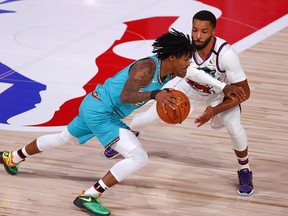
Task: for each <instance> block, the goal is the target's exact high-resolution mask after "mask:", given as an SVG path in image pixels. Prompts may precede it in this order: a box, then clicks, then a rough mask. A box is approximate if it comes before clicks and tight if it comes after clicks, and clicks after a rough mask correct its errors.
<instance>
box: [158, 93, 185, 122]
mask: <svg viewBox="0 0 288 216" xmlns="http://www.w3.org/2000/svg"><path fill="white" fill-rule="evenodd" d="M169 94H173V95H176V96H179V97H180V99H176V101H177V103H176V105H174V108H175V109H174V110H173V109H172V108H170V107H169V106H166V105H165V108H166V111H167V113H165V112H164V109H163V107H162V104H161V103H159V102H157V104H156V109H157V113H158V115H159V117H160V118H161V119H162V120H163V121H164V122H166V123H168V124H181V123H182V122H183V121H184V120H185V119H186V118H187V117H188V115H189V112H190V101H189V99H188V97H187V96H186V95H185V94H184V93H183V92H181V91H178V90H175V89H174V90H171V91H169Z"/></svg>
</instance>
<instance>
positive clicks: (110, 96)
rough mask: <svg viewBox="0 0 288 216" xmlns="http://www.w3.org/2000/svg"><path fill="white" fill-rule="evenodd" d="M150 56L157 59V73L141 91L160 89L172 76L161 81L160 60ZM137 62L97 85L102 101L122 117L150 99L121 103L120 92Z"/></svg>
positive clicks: (155, 59) (97, 92)
mask: <svg viewBox="0 0 288 216" xmlns="http://www.w3.org/2000/svg"><path fill="white" fill-rule="evenodd" d="M149 58H152V59H153V60H154V61H155V64H156V69H155V74H154V77H153V80H151V82H150V84H148V85H147V86H143V87H142V88H141V89H140V90H139V91H141V92H144V91H149V92H150V91H153V90H159V89H161V88H162V87H163V85H164V84H166V83H167V82H168V81H169V80H170V79H171V76H170V75H169V76H167V77H165V79H164V80H162V81H161V79H160V61H159V60H158V58H157V57H156V56H151V57H149ZM133 64H135V62H133V63H131V64H130V65H128V66H127V67H126V68H124V69H122V70H121V71H119V72H118V73H117V74H115V75H114V76H113V77H111V78H108V79H107V80H106V81H105V83H104V84H103V85H100V84H99V85H97V87H96V90H95V91H96V94H97V95H98V97H99V98H100V99H101V101H102V103H104V104H105V105H107V106H111V107H112V109H113V112H114V113H115V114H116V115H117V116H118V117H119V118H120V119H123V118H125V117H127V116H128V115H129V114H131V113H132V112H133V111H134V110H135V109H138V108H140V107H141V106H143V105H144V104H146V103H147V102H148V101H143V102H142V103H137V104H127V103H121V101H120V94H121V92H122V90H123V88H124V85H125V83H126V81H127V79H128V78H129V70H130V67H131V66H132V65H133Z"/></svg>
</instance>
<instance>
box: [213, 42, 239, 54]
mask: <svg viewBox="0 0 288 216" xmlns="http://www.w3.org/2000/svg"><path fill="white" fill-rule="evenodd" d="M215 51H216V52H217V53H218V55H219V56H222V57H223V56H225V55H226V54H228V53H229V55H233V56H234V55H236V52H235V50H234V49H233V47H232V46H231V44H229V43H228V42H227V41H226V40H224V39H223V38H220V37H216V43H215Z"/></svg>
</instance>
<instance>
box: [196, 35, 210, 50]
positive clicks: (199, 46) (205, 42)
mask: <svg viewBox="0 0 288 216" xmlns="http://www.w3.org/2000/svg"><path fill="white" fill-rule="evenodd" d="M211 39H212V36H211V37H209V38H208V39H207V40H206V41H204V43H203V44H202V45H196V44H195V40H193V39H192V44H193V46H194V49H195V50H202V49H204V48H205V47H206V46H207V45H208V43H209V42H210V41H211Z"/></svg>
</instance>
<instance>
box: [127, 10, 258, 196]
mask: <svg viewBox="0 0 288 216" xmlns="http://www.w3.org/2000/svg"><path fill="white" fill-rule="evenodd" d="M215 30H216V17H215V16H214V14H212V13H211V12H209V11H200V12H198V13H196V14H195V15H194V17H193V28H192V41H193V45H194V49H195V51H194V52H193V57H192V62H191V65H190V67H193V68H198V69H202V70H204V71H205V72H206V73H207V74H209V75H210V76H212V77H213V78H215V79H217V80H220V81H222V82H226V83H227V84H232V85H237V86H241V87H242V88H243V89H244V91H245V94H246V100H247V99H248V98H249V95H250V89H249V85H248V81H247V77H246V74H245V72H244V71H243V68H242V67H241V64H240V61H239V57H238V55H237V54H236V52H235V51H234V50H233V49H232V47H231V46H230V45H229V44H228V43H227V42H226V41H225V40H223V39H221V38H219V37H216V36H215ZM167 87H169V88H175V89H178V90H181V91H182V92H184V93H185V94H186V95H187V96H188V97H189V99H190V102H191V111H190V114H191V112H193V111H194V110H195V108H196V107H197V106H198V105H200V104H204V105H206V106H207V107H206V110H205V111H204V113H203V114H202V115H201V116H199V117H198V118H197V119H196V120H195V123H196V124H197V127H200V126H202V125H203V124H205V123H207V122H208V121H209V120H211V127H212V128H213V129H220V128H222V127H226V129H227V130H228V133H229V135H230V137H231V142H232V146H233V149H234V152H235V154H236V157H237V160H238V163H239V170H238V171H237V173H238V178H239V188H238V194H239V195H241V196H248V195H251V194H252V193H253V192H254V188H253V183H252V171H251V170H250V167H249V159H248V140H247V135H246V132H245V129H244V128H243V126H242V124H241V121H240V113H241V107H240V103H241V102H243V101H239V100H238V99H236V100H231V99H229V98H226V97H225V96H224V94H223V93H222V92H220V91H219V90H217V89H216V88H215V87H212V86H209V85H205V84H203V83H199V82H198V83H197V82H195V81H194V80H191V79H181V78H179V79H178V81H177V82H176V84H175V81H173V83H172V82H171V81H170V82H168V83H167V84H166V86H165V88H167ZM157 121H160V118H159V116H158V115H157V112H156V103H154V104H153V105H152V106H151V107H150V108H149V109H148V110H147V111H146V112H143V113H139V114H137V115H136V116H135V117H134V119H133V120H132V121H131V123H130V127H131V129H132V130H140V129H141V128H143V127H145V126H147V125H149V124H151V123H154V122H157Z"/></svg>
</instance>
